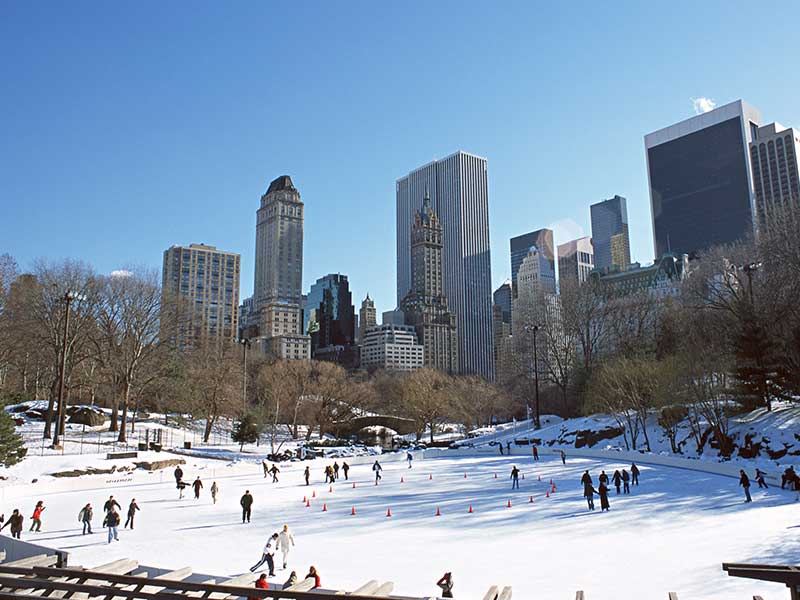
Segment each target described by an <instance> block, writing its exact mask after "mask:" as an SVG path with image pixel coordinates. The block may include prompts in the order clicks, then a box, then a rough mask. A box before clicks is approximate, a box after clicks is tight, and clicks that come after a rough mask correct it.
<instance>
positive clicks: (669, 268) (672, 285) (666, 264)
mask: <svg viewBox="0 0 800 600" xmlns="http://www.w3.org/2000/svg"><path fill="white" fill-rule="evenodd" d="M688 274H689V255H688V254H673V253H670V252H668V253H666V254H664V255H663V256H662V257H661V258H660V259H658V260H657V261H655V262H654V263H653V264H652V265H646V266H644V267H642V266H640V265H639V264H638V263H633V264H632V265H629V266H628V268H627V269H625V270H620V269H614V270H612V271H600V270H599V269H598V270H595V271H592V272H591V273H590V275H589V278H590V279H591V280H592V281H593V282H594V283H595V284H598V285H600V286H602V287H604V288H605V289H607V290H609V291H611V292H613V293H612V295H611V297H613V298H623V297H625V296H630V295H634V294H639V293H642V292H645V293H648V294H652V295H653V296H655V297H656V298H666V297H667V296H674V295H676V294H677V293H678V292H679V286H680V283H681V282H682V281H683V280H684V279H685V278H686V277H687V275H688Z"/></svg>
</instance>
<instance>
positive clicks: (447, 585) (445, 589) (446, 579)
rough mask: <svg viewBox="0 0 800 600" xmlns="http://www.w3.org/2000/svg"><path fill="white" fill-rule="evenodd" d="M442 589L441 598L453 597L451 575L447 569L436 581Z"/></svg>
mask: <svg viewBox="0 0 800 600" xmlns="http://www.w3.org/2000/svg"><path fill="white" fill-rule="evenodd" d="M436 585H438V586H439V587H440V588H441V589H442V598H452V597H453V575H452V573H450V572H449V571H448V572H447V573H445V574H444V575H442V578H441V579H439V581H437V582H436Z"/></svg>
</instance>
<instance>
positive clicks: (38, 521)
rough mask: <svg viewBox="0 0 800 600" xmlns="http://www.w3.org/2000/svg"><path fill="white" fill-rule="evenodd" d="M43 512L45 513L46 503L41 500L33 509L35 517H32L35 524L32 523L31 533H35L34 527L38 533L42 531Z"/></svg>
mask: <svg viewBox="0 0 800 600" xmlns="http://www.w3.org/2000/svg"><path fill="white" fill-rule="evenodd" d="M43 511H44V502H43V501H42V500H39V501H38V502H37V503H36V507H35V508H34V509H33V515H31V520H32V521H33V522H32V523H31V528H30V529H29V531H34V527H35V528H36V531H41V530H42V512H43Z"/></svg>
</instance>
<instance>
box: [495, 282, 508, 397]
mask: <svg viewBox="0 0 800 600" xmlns="http://www.w3.org/2000/svg"><path fill="white" fill-rule="evenodd" d="M493 297H494V304H493V306H492V318H493V326H494V370H495V381H498V382H504V381H508V379H509V378H510V376H511V373H512V360H513V356H512V352H513V346H512V337H511V280H508V281H506V282H505V283H503V285H501V286H500V287H499V288H497V289H496V290H495V291H494V294H493Z"/></svg>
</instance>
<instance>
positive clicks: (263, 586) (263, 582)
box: [247, 573, 269, 600]
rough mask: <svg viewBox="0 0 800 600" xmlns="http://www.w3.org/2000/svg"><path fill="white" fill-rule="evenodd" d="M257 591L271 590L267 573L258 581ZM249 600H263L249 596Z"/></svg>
mask: <svg viewBox="0 0 800 600" xmlns="http://www.w3.org/2000/svg"><path fill="white" fill-rule="evenodd" d="M256 589H259V590H268V589H269V582H268V581H267V575H266V573H262V574H261V575H260V576H259V578H258V579H256ZM247 600H261V598H255V597H253V596H248V598H247Z"/></svg>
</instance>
